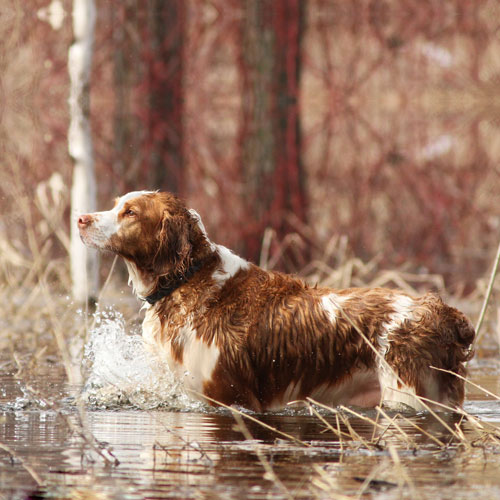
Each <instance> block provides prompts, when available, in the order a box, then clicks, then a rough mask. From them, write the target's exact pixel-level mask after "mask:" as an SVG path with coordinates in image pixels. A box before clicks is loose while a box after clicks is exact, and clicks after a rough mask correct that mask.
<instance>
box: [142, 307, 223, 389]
mask: <svg viewBox="0 0 500 500" xmlns="http://www.w3.org/2000/svg"><path fill="white" fill-rule="evenodd" d="M142 336H143V339H144V341H145V342H146V344H147V345H149V347H150V348H152V349H154V350H157V351H159V353H160V355H161V356H162V357H163V356H164V357H165V359H166V361H167V363H168V366H169V368H170V370H171V371H172V372H173V373H174V375H175V376H176V377H177V378H178V379H180V380H182V382H183V383H184V386H185V387H186V389H188V390H192V391H195V392H197V393H202V392H203V385H204V384H205V383H206V382H208V381H210V380H211V377H212V373H213V371H214V368H215V366H216V364H217V361H218V359H219V349H218V348H217V347H216V346H215V345H214V343H212V344H210V345H209V344H207V343H206V342H205V341H204V340H202V339H200V338H199V337H198V335H197V331H196V329H195V328H193V326H192V323H191V321H190V319H189V318H186V320H185V322H184V324H182V325H180V326H179V325H172V324H170V325H169V324H165V325H164V327H163V329H162V326H161V322H160V320H159V318H158V316H157V315H156V314H152V313H151V312H150V311H148V312H147V313H146V317H145V318H144V322H143V324H142ZM193 395H194V396H196V394H193Z"/></svg>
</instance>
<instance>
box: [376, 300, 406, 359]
mask: <svg viewBox="0 0 500 500" xmlns="http://www.w3.org/2000/svg"><path fill="white" fill-rule="evenodd" d="M392 307H393V309H394V312H393V313H392V314H391V316H390V318H389V321H388V322H387V323H385V324H384V325H383V326H382V331H381V333H380V335H379V338H378V343H379V346H380V351H379V352H380V354H381V355H382V357H383V358H385V355H386V354H387V352H388V351H389V348H390V338H389V336H390V334H391V333H393V332H394V331H395V330H397V329H398V328H400V327H401V325H402V324H403V323H404V322H405V321H412V320H413V319H414V312H415V301H414V300H413V299H412V298H411V297H408V296H407V295H397V296H396V298H395V299H394V301H393V303H392Z"/></svg>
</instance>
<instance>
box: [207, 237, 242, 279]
mask: <svg viewBox="0 0 500 500" xmlns="http://www.w3.org/2000/svg"><path fill="white" fill-rule="evenodd" d="M215 247H216V249H217V253H218V254H219V257H220V258H221V267H220V268H219V269H217V270H215V271H214V273H213V274H212V278H213V279H214V281H215V282H217V283H218V284H220V285H223V284H224V283H225V282H226V281H227V280H228V279H230V278H232V277H233V276H234V275H235V274H236V273H237V272H238V271H239V270H240V269H248V268H249V267H250V263H249V262H248V261H246V260H245V259H242V258H241V257H238V255H235V254H234V253H233V252H231V250H229V249H228V248H226V247H224V246H222V245H215Z"/></svg>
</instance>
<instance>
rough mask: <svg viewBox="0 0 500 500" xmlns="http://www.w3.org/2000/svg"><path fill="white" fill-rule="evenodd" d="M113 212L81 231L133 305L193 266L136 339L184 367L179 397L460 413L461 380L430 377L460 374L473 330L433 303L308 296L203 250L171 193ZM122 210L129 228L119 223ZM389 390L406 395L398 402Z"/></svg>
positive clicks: (379, 292)
mask: <svg viewBox="0 0 500 500" xmlns="http://www.w3.org/2000/svg"><path fill="white" fill-rule="evenodd" d="M122 204H123V208H121V205H120V208H121V210H120V211H119V212H118V214H117V216H116V217H117V220H116V225H117V227H118V229H117V231H116V233H115V234H113V235H111V236H110V238H109V239H108V240H107V241H101V240H99V241H97V237H96V236H94V235H95V234H97V229H98V227H99V225H100V224H102V222H100V221H102V220H104V218H105V217H108V215H100V214H109V213H110V212H100V213H98V214H90V215H88V216H84V217H89V218H90V219H89V220H87V219H85V220H84V221H85V224H84V223H82V224H80V231H81V234H82V239H83V240H84V241H85V242H86V243H87V244H89V245H92V246H97V247H98V248H101V249H107V250H111V251H113V252H115V253H117V254H119V255H121V256H122V257H123V258H124V259H125V260H126V261H127V263H128V267H129V270H133V273H132V274H131V279H132V281H133V282H134V286H135V288H136V290H138V293H139V295H141V292H142V295H144V294H145V293H149V294H151V293H154V292H155V291H157V290H158V289H159V288H161V287H168V286H169V285H171V284H172V283H175V282H176V281H178V280H179V278H180V277H182V275H183V274H184V273H185V272H186V270H188V269H189V268H190V267H191V266H192V265H193V263H194V262H197V263H201V267H200V269H199V270H198V271H197V272H196V273H195V274H194V275H193V276H192V277H190V279H189V280H188V281H187V282H186V283H183V284H182V286H180V287H179V288H177V289H176V290H175V291H174V292H173V293H172V294H171V295H169V296H167V297H165V298H163V299H162V300H160V301H159V302H157V303H156V304H154V305H153V306H151V307H149V308H148V309H147V311H146V318H145V320H144V324H143V330H144V332H143V335H144V337H145V339H146V340H147V341H148V342H150V344H151V345H152V346H153V348H155V349H160V350H161V351H162V352H163V353H164V355H165V356H166V358H167V359H168V360H169V363H170V365H171V367H172V369H173V370H174V371H175V372H176V373H178V374H179V376H184V371H185V368H186V367H187V366H189V367H190V370H188V371H191V372H192V374H191V376H190V374H189V373H188V374H187V376H186V386H187V387H188V388H192V389H193V390H195V391H197V392H201V393H203V394H205V395H206V396H208V397H209V398H212V399H214V400H217V401H220V402H222V403H225V404H239V405H242V406H244V407H247V408H250V409H254V410H257V411H262V410H266V409H273V408H279V407H281V406H283V405H285V404H286V403H288V402H289V401H290V400H292V399H304V398H306V397H308V396H311V397H315V398H317V399H319V400H321V401H322V402H324V403H326V404H331V405H336V404H360V405H361V406H373V405H374V404H378V403H379V401H380V397H381V396H382V395H384V399H386V400H389V401H390V400H393V401H395V402H405V403H408V404H411V405H412V406H414V407H416V408H419V407H420V405H419V403H418V400H417V399H415V398H414V397H413V396H412V395H414V394H416V395H418V396H423V397H427V398H430V399H433V400H437V401H440V402H443V403H444V404H447V405H451V406H460V405H461V404H462V402H463V399H464V383H463V381H461V380H460V379H458V378H457V377H455V376H454V375H451V374H447V373H443V372H438V371H436V370H432V369H431V368H430V366H434V367H437V368H442V369H445V370H451V371H452V372H454V373H457V374H459V375H462V376H463V375H465V366H464V363H465V361H467V360H468V359H469V358H470V356H471V354H470V352H469V348H470V345H471V343H472V341H473V338H474V329H473V327H472V326H471V324H470V322H469V321H468V320H467V318H466V317H465V316H464V315H463V314H462V313H461V312H460V311H458V310H456V309H454V308H452V307H450V306H448V305H446V304H444V303H443V302H442V300H441V299H440V298H439V297H438V296H437V295H434V294H426V295H424V296H422V297H418V298H412V297H409V296H408V295H406V294H404V293H402V292H399V291H393V290H389V289H382V288H374V289H369V288H355V289H347V290H332V289H327V288H322V287H316V286H314V287H311V286H309V285H307V284H305V283H304V282H303V281H301V280H300V279H298V278H295V277H292V276H289V275H285V274H282V273H279V272H270V271H265V270H263V269H261V268H259V267H257V266H255V265H253V264H250V263H246V262H245V261H243V260H242V259H240V258H238V257H237V256H235V255H234V254H232V253H230V252H229V251H228V250H227V249H225V248H224V247H220V246H218V245H215V244H213V243H212V242H211V241H210V240H209V239H208V237H207V235H206V233H205V231H204V228H203V225H202V224H201V222H200V220H199V219H198V217H197V215H196V214H195V213H193V212H192V211H188V210H187V209H186V208H185V206H184V205H183V204H182V203H181V202H180V201H179V200H178V199H177V198H176V197H175V196H173V195H171V194H168V193H152V192H148V193H141V194H140V195H138V196H137V197H132V198H131V199H130V200H128V201H127V203H122ZM130 209H133V212H134V214H136V215H135V216H134V217H129V216H127V215H125V213H126V212H127V210H130ZM353 325H354V326H353ZM357 329H359V330H361V331H362V332H363V333H364V335H365V336H366V337H367V338H368V339H369V340H370V342H371V343H372V345H373V346H374V347H375V349H376V350H377V351H378V353H379V354H380V355H379V356H377V355H376V354H375V352H374V350H373V348H372V347H370V346H369V345H368V344H367V343H366V341H365V340H364V339H363V338H362V337H361V335H360V334H359V332H358V330H357ZM155 346H156V347H155ZM190 356H191V357H192V359H190ZM381 357H383V358H384V359H385V361H386V362H387V364H388V365H389V366H390V367H391V368H392V369H393V370H394V371H395V372H396V373H397V375H398V376H399V377H400V379H401V381H402V382H403V383H404V385H401V383H400V382H399V381H397V380H396V379H395V378H394V377H393V375H392V373H391V372H390V371H389V372H388V371H387V370H388V369H387V365H385V363H384V362H382V361H381V359H380V358H381ZM399 389H401V390H403V391H408V392H409V393H410V395H409V396H399V395H398V394H399V392H398V391H399ZM382 393H383V394H382ZM388 394H390V397H387V395H388Z"/></svg>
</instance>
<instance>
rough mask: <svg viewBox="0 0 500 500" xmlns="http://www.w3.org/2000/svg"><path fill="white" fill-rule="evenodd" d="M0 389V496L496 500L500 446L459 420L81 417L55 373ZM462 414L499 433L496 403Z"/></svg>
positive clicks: (476, 395) (499, 381)
mask: <svg viewBox="0 0 500 500" xmlns="http://www.w3.org/2000/svg"><path fill="white" fill-rule="evenodd" d="M499 366H500V365H499V363H498V361H496V360H493V359H483V360H477V361H475V362H474V363H473V364H472V366H471V380H472V381H474V382H476V383H479V384H481V385H483V386H485V387H486V388H487V389H488V390H490V391H492V392H496V393H499V392H500V390H499V389H500V369H499ZM0 387H1V389H0V391H1V392H0V423H1V425H0V448H1V449H0V484H1V487H0V498H9V499H11V498H12V499H25V498H82V499H83V498H85V499H87V498H99V499H107V498H109V499H136V498H228V499H229V498H239V499H244V498H255V499H260V498H347V497H349V498H360V497H363V498H377V499H392V498H394V499H396V498H450V499H451V498H453V499H455V500H457V499H461V498H474V499H478V498H484V499H492V498H500V473H499V471H500V441H498V439H496V438H494V437H492V436H491V434H483V433H482V431H479V432H478V431H477V430H475V429H474V427H475V425H477V424H474V423H473V422H472V423H471V422H469V423H465V422H461V423H460V424H459V420H460V419H459V417H456V416H455V417H453V416H451V415H442V418H443V422H442V423H440V422H438V421H437V420H436V418H435V417H433V416H431V415H424V414H420V415H403V416H398V417H397V418H396V420H394V421H393V422H392V424H391V421H390V419H391V418H394V416H395V414H394V413H391V414H390V415H386V417H381V416H380V415H379V418H378V421H377V424H378V427H376V428H374V425H373V423H371V422H370V421H368V420H364V418H370V419H372V420H375V419H376V412H375V411H374V410H371V411H362V412H360V415H359V416H354V415H353V414H351V413H348V412H347V411H346V410H344V412H343V414H342V415H343V416H342V419H339V418H338V416H336V415H335V414H334V413H332V412H329V411H327V410H320V409H315V410H314V411H315V412H317V413H313V414H310V413H309V412H308V411H305V410H290V411H288V412H286V413H281V414H265V415H252V414H247V415H245V416H244V418H243V420H242V421H240V417H239V416H238V415H236V416H235V415H233V414H231V412H230V411H229V410H214V409H207V408H204V407H202V406H200V405H197V406H193V407H191V408H189V409H188V411H180V410H181V409H180V408H179V407H177V408H176V409H175V410H174V411H172V410H171V409H169V408H158V409H154V410H148V409H140V408H138V407H137V406H134V405H132V404H130V403H127V404H124V403H122V404H118V403H110V404H109V405H108V407H107V408H106V409H101V408H99V407H97V406H92V405H91V404H86V405H85V409H84V410H82V409H81V408H82V407H80V410H79V407H78V406H77V405H76V404H75V399H74V398H73V394H74V393H75V391H74V390H73V389H74V388H71V387H69V386H68V385H67V384H65V382H64V377H63V373H62V370H61V367H60V366H57V365H54V366H52V367H48V368H47V369H46V370H45V372H44V373H43V374H42V375H38V376H37V378H36V379H33V380H30V381H26V380H22V379H19V378H16V377H14V375H13V374H9V373H4V374H3V375H2V376H1V378H0ZM465 409H466V410H467V412H469V413H470V414H471V415H473V416H477V417H479V419H480V421H481V422H483V423H484V425H490V424H493V425H494V426H497V427H500V402H499V401H497V400H495V399H494V398H493V397H491V396H488V395H485V394H484V393H482V392H481V391H479V390H477V389H474V388H472V390H470V391H469V392H468V397H467V403H466V405H465ZM249 418H258V420H259V421H260V423H257V422H256V421H254V420H250V419H249ZM242 422H243V423H242ZM263 424H265V425H267V426H269V427H264V426H263ZM415 424H416V425H417V426H418V427H419V428H418V429H417V428H415V427H414V425H415ZM444 425H447V426H449V428H448V429H446V428H445V427H444ZM457 427H458V428H459V429H461V431H459V432H463V433H464V435H465V436H466V439H464V440H460V439H459V438H458V437H457V436H453V435H452V432H451V431H450V430H449V429H452V430H456V429H457ZM339 430H340V432H341V434H340V437H339V435H338V434H337V433H335V431H337V432H338V431H339ZM94 439H95V441H94ZM440 443H441V444H440Z"/></svg>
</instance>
